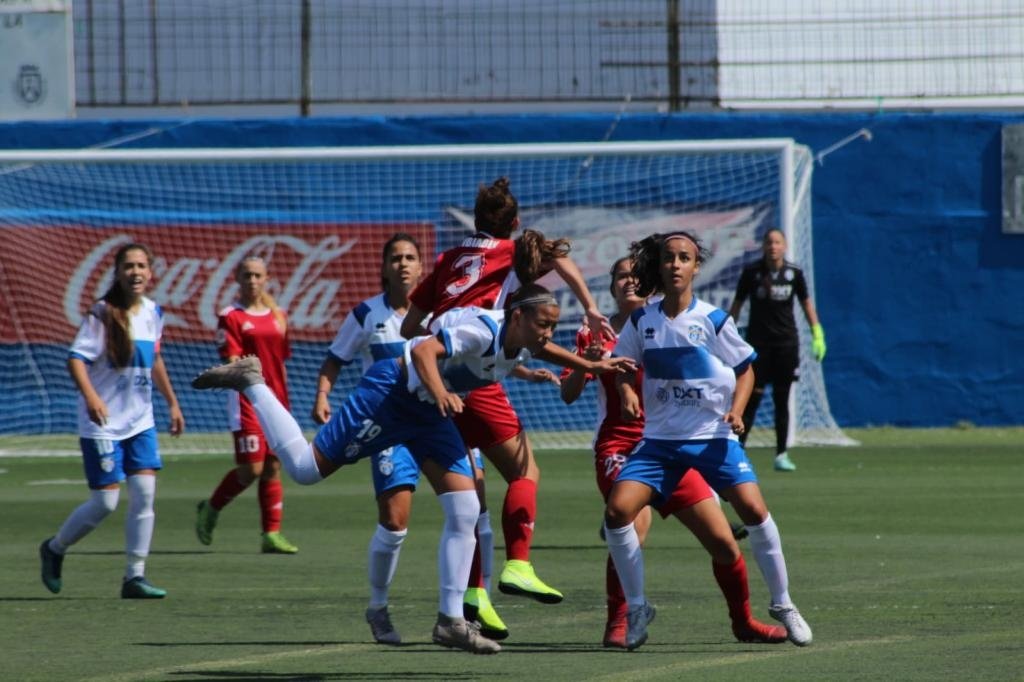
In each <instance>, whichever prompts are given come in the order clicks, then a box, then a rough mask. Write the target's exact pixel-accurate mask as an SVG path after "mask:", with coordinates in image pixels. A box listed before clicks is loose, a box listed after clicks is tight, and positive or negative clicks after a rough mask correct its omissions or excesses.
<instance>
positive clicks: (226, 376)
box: [192, 355, 267, 393]
mask: <svg viewBox="0 0 1024 682" xmlns="http://www.w3.org/2000/svg"><path fill="white" fill-rule="evenodd" d="M265 383H267V382H266V380H265V379H264V378H263V365H262V364H260V359H259V358H258V357H256V356H255V355H246V356H245V357H244V358H239V359H238V360H235V361H234V362H229V363H227V364H226V365H217V366H216V367H211V368H210V369H208V370H206V371H205V372H202V373H200V375H199V376H197V377H196V378H195V379H193V380H192V388H196V389H199V390H203V389H207V388H230V389H233V390H235V391H238V392H239V393H241V392H242V391H244V390H245V389H247V388H249V387H250V386H253V385H255V384H265Z"/></svg>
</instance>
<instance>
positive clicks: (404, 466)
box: [370, 445, 420, 497]
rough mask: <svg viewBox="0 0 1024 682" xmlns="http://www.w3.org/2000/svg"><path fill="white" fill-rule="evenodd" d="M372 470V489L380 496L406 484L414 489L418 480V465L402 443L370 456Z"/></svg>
mask: <svg viewBox="0 0 1024 682" xmlns="http://www.w3.org/2000/svg"><path fill="white" fill-rule="evenodd" d="M370 469H371V471H372V472H373V491H374V493H375V494H376V495H377V497H380V496H381V494H382V493H385V492H387V491H388V490H391V489H393V488H401V487H403V486H408V487H410V488H412V489H413V490H416V484H417V483H419V481H420V467H419V465H418V464H416V459H415V458H414V457H413V456H412V453H411V452H409V449H408V448H406V447H405V446H404V445H396V446H394V447H390V448H386V449H384V450H381V451H380V452H376V453H374V454H373V455H371V456H370Z"/></svg>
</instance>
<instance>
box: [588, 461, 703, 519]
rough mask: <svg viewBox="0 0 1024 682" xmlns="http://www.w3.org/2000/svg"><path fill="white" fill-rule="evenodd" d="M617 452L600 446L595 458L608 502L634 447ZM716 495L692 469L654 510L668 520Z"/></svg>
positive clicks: (600, 485) (598, 475)
mask: <svg viewBox="0 0 1024 682" xmlns="http://www.w3.org/2000/svg"><path fill="white" fill-rule="evenodd" d="M633 445H635V443H634V444H633ZM622 449H625V448H622ZM616 450H620V448H605V447H600V446H599V447H598V452H597V454H596V456H595V457H594V467H595V468H596V473H597V488H598V490H600V491H601V495H603V496H604V499H605V500H606V501H607V500H608V495H609V494H611V491H612V484H614V483H615V479H617V478H618V477H619V472H620V471H621V470H622V465H623V464H625V463H626V460H627V459H629V450H632V447H630V448H629V450H626V453H625V454H623V453H622V452H621V451H619V452H616ZM714 494H715V493H714V492H713V491H712V490H711V486H709V485H708V484H707V482H706V481H705V480H704V477H703V476H701V475H700V473H699V472H698V471H697V470H696V469H690V470H689V471H687V472H686V473H685V474H683V477H682V478H681V479H679V485H677V486H676V489H675V490H673V491H672V496H671V497H669V499H667V500H665V501H664V502H662V503H661V504H660V505H658V506H656V507H654V508H655V510H657V512H658V513H659V514H661V518H663V519H666V518H668V517H669V516H671V515H672V514H674V513H675V512H677V511H680V510H681V509H688V508H689V507H692V506H693V505H695V504H697V503H698V502H702V501H704V500H706V499H708V498H709V497H713V496H714Z"/></svg>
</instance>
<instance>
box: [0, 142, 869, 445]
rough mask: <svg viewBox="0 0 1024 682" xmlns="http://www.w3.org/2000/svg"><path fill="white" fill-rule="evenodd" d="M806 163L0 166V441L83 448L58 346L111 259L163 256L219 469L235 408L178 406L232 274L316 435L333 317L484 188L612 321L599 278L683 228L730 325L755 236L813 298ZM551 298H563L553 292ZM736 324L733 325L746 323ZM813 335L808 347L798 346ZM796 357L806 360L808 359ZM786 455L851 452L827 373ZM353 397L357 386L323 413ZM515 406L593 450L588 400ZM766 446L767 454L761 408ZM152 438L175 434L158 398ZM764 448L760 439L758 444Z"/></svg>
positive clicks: (536, 149) (365, 158) (799, 405)
mask: <svg viewBox="0 0 1024 682" xmlns="http://www.w3.org/2000/svg"><path fill="white" fill-rule="evenodd" d="M811 171H812V163H811V156H810V154H809V152H808V150H807V149H806V148H804V147H802V146H800V145H797V144H794V143H793V141H792V140H777V139H770V140H725V141H703V142H685V141H658V142H627V143H594V144H585V143H569V144H516V145H466V146H408V147H359V148H267V149H153V150H75V151H45V152H31V151H30V152H0V242H2V245H0V291H2V293H3V296H4V300H5V301H6V302H7V306H8V311H7V314H6V315H4V316H2V317H0V320H2V321H0V337H2V338H0V387H2V390H3V392H4V394H5V402H6V406H5V409H4V410H3V411H2V412H0V433H7V434H11V433H18V434H54V433H73V432H74V430H75V423H76V417H75V414H76V399H77V394H76V391H75V389H74V386H73V384H72V382H71V380H70V379H69V377H68V375H67V372H66V369H65V360H66V357H67V347H68V344H69V342H70V340H71V339H72V338H73V336H74V334H75V331H76V329H77V327H78V325H79V324H80V322H81V320H82V315H83V313H84V311H85V310H86V309H87V308H88V306H89V305H90V303H91V302H92V301H93V300H95V299H97V298H98V297H99V296H100V295H102V293H103V292H104V291H105V290H106V287H107V286H108V285H109V283H110V281H111V274H112V264H113V255H114V252H115V251H116V250H117V249H118V248H119V247H120V246H121V245H123V244H126V243H128V242H131V241H136V242H142V243H144V244H146V245H148V246H149V247H150V248H151V249H152V250H153V252H154V254H155V256H156V260H155V263H154V273H155V279H154V285H153V287H152V289H151V290H150V292H149V296H150V298H152V299H154V300H155V301H156V302H157V303H159V304H160V305H161V306H162V307H163V309H164V311H165V320H166V327H165V339H164V347H163V353H164V357H165V359H166V362H167V366H168V368H169V370H170V373H171V377H172V380H173V382H174V384H175V386H176V389H177V392H178V396H179V399H180V401H181V405H182V409H183V410H184V413H185V417H186V420H187V424H188V429H189V431H190V432H192V433H196V432H208V433H210V434H211V436H210V440H209V442H208V443H200V444H198V445H197V444H196V443H197V442H196V441H195V440H190V441H187V442H188V443H190V444H191V445H190V447H198V448H200V449H202V450H209V449H215V450H220V449H224V450H227V449H229V448H230V441H229V437H228V435H227V434H226V433H225V430H226V424H227V421H226V408H225V405H226V399H225V397H224V396H223V395H217V394H216V393H215V394H213V395H211V394H209V393H206V392H204V393H200V392H196V391H193V390H191V389H190V388H189V387H188V381H189V379H190V378H191V377H192V376H194V375H195V374H196V373H197V372H198V371H199V370H200V369H202V368H204V367H206V366H209V365H210V364H212V363H215V362H216V361H217V353H216V349H215V345H214V332H215V327H216V321H217V312H218V311H219V310H220V309H222V308H223V307H224V306H225V305H227V304H228V303H229V302H230V301H231V300H232V299H233V298H234V296H235V293H236V290H237V285H236V284H235V282H234V279H233V271H234V268H235V266H236V265H237V264H238V262H239V261H240V259H242V258H243V257H244V256H246V255H248V254H252V253H256V254H260V255H262V256H264V258H265V259H266V260H267V262H268V264H269V271H270V277H271V283H270V285H269V286H270V289H271V292H272V293H273V294H274V296H275V297H276V298H277V300H278V302H279V303H280V304H281V305H282V307H284V308H285V309H286V310H287V311H288V313H289V317H290V335H291V341H292V345H293V358H292V359H291V360H290V362H289V368H288V375H289V384H290V393H291V398H292V407H293V412H294V413H295V415H296V416H297V417H298V418H299V420H300V422H301V423H302V424H303V425H304V426H305V427H307V428H309V429H313V428H314V424H313V423H312V421H311V419H310V418H309V413H310V409H311V406H312V402H313V398H314V394H315V380H316V376H317V371H318V368H319V366H320V362H321V361H322V359H323V357H324V353H325V350H326V348H327V345H328V344H329V343H330V341H331V339H332V338H333V336H334V334H335V332H336V330H337V329H338V326H339V324H340V323H341V321H342V319H343V318H344V317H345V315H347V314H348V313H349V311H350V310H351V309H352V308H353V307H354V306H355V305H356V304H357V303H358V302H359V301H361V300H363V299H365V298H367V297H369V296H371V295H374V294H376V293H378V292H379V291H380V259H381V248H382V246H383V244H384V242H385V241H386V240H387V239H388V238H389V237H390V236H391V235H392V234H394V233H396V232H406V233H409V234H412V235H413V236H415V237H416V238H417V239H418V240H419V242H420V244H421V246H422V248H423V251H424V261H425V263H426V265H427V267H428V268H429V267H430V265H431V264H432V263H433V260H434V255H435V254H437V253H439V252H440V251H441V250H443V249H445V248H448V247H451V246H453V245H455V244H456V243H458V242H459V240H460V239H461V238H463V237H464V236H465V235H467V234H468V233H470V231H471V230H472V223H473V217H472V212H473V202H474V198H475V195H476V191H477V188H478V186H479V185H480V184H481V183H489V182H491V181H493V180H494V179H495V178H498V177H500V176H507V177H509V178H510V180H511V187H512V190H513V192H514V193H515V194H516V196H517V197H518V199H519V201H520V212H521V219H522V225H523V227H530V228H534V229H538V230H540V231H542V232H544V233H545V234H546V235H548V236H549V237H555V236H559V237H568V238H570V239H571V240H572V242H573V251H572V256H573V258H574V260H575V261H576V262H577V264H578V265H579V266H580V268H581V270H582V272H583V274H584V275H585V277H586V279H587V281H588V283H589V285H590V288H591V290H592V291H593V292H594V294H595V296H596V297H597V299H598V302H599V304H600V305H601V306H602V309H604V310H606V311H608V312H609V313H610V312H612V310H613V306H614V303H613V301H612V299H611V296H610V294H609V292H608V283H609V278H608V269H609V266H610V264H611V263H612V261H614V260H615V259H616V258H617V257H619V256H621V255H624V254H626V253H627V249H628V247H629V244H630V242H631V241H633V240H636V239H638V238H641V237H643V236H646V235H648V234H650V233H652V232H659V231H666V230H672V229H687V230H691V231H693V232H695V233H696V234H698V235H699V236H700V237H701V238H702V239H703V240H704V241H705V243H706V244H707V245H708V246H709V247H710V248H711V250H712V252H713V256H712V258H711V260H710V261H709V262H708V263H707V264H705V265H704V267H703V269H702V273H701V278H700V280H701V282H700V290H699V292H698V295H699V296H701V297H702V298H704V299H706V300H708V301H710V302H712V303H714V304H715V305H717V306H720V307H723V308H727V307H728V305H729V302H730V301H731V298H732V294H733V292H734V290H735V285H736V280H737V277H738V275H739V271H740V269H741V267H742V266H743V264H744V263H747V262H749V261H751V260H753V259H756V258H757V257H758V256H759V243H760V239H761V236H762V235H763V233H764V232H765V231H766V230H767V229H769V228H771V227H782V228H783V230H785V231H786V233H787V234H788V235H789V237H790V239H789V243H790V245H791V248H792V250H793V252H792V255H791V257H792V259H793V260H794V261H796V262H797V263H799V264H800V265H801V266H802V267H803V268H804V269H805V272H806V273H807V274H808V275H809V284H810V286H811V288H812V290H813V287H814V279H813V272H814V269H813V261H812V249H811V237H812V224H811V210H810V180H811ZM545 283H547V284H550V285H552V286H558V282H557V281H552V280H550V279H549V280H545ZM559 296H560V297H561V301H562V311H563V312H562V325H561V329H560V330H559V333H558V335H557V337H556V340H557V341H558V342H559V343H561V344H562V345H564V346H567V347H571V346H572V343H573V334H574V332H575V330H576V328H577V326H578V324H579V322H580V320H581V311H580V308H579V306H578V305H577V303H576V302H575V301H574V300H573V297H572V295H571V293H570V292H569V291H568V290H567V289H564V288H562V289H561V290H560V291H559ZM741 326H742V321H741ZM802 332H803V333H805V334H806V333H807V330H806V329H803V330H802ZM803 346H804V348H805V349H806V346H807V344H806V343H805V344H803ZM802 360H803V376H802V379H801V381H800V382H799V383H798V384H797V386H796V391H795V398H794V401H795V412H794V414H795V419H794V420H793V422H794V427H795V434H794V436H795V442H796V443H847V442H849V441H848V439H846V438H845V437H844V435H843V434H842V432H841V431H840V430H839V428H837V426H836V424H835V421H834V420H833V419H832V417H831V415H830V414H829V408H828V399H827V397H826V393H825V384H824V381H823V377H822V374H821V367H820V365H818V364H817V363H815V362H814V361H813V360H811V359H809V358H808V357H803V358H802ZM356 379H357V375H356V370H355V368H352V369H351V370H347V371H346V373H344V374H343V375H342V377H341V379H340V381H339V382H338V384H337V387H336V389H335V393H334V395H333V396H332V399H333V400H334V401H335V402H337V401H340V400H342V399H343V397H344V396H345V394H346V391H347V390H348V389H349V388H350V387H351V386H352V385H353V383H354V381H355V380H356ZM507 388H508V391H509V394H510V396H511V399H512V402H513V404H514V405H515V407H516V409H517V410H518V412H519V414H520V416H521V417H522V419H523V421H524V423H525V425H526V427H527V428H528V429H529V431H530V433H531V435H532V436H533V438H534V440H535V442H536V443H537V444H538V446H541V447H585V446H586V445H588V444H589V442H590V437H591V433H592V431H593V428H594V421H595V415H596V407H595V397H594V395H593V393H592V391H593V390H594V389H593V388H588V391H589V392H588V393H586V394H585V395H584V396H583V397H582V398H581V399H580V400H578V401H577V402H576V403H575V404H574V405H572V406H565V405H563V404H562V402H561V400H560V399H559V396H558V392H557V389H556V387H554V386H553V385H551V384H545V385H528V384H525V383H523V382H521V381H516V380H510V381H509V382H507ZM765 403H766V404H765V405H764V407H763V408H762V410H761V413H760V415H759V418H758V425H759V427H763V428H758V429H756V430H755V432H754V436H753V437H754V438H756V439H759V440H760V441H761V442H768V441H769V440H770V436H771V428H770V425H771V418H772V417H771V413H772V409H771V404H770V399H766V400H765ZM155 404H156V412H157V420H158V425H160V426H161V427H162V426H163V425H164V424H166V410H165V407H164V404H163V401H162V400H161V399H160V398H159V397H157V398H156V399H155ZM752 442H753V443H754V444H756V443H757V442H758V441H757V440H754V441H752Z"/></svg>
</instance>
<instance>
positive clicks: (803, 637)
mask: <svg viewBox="0 0 1024 682" xmlns="http://www.w3.org/2000/svg"><path fill="white" fill-rule="evenodd" d="M768 615H769V616H771V617H772V618H774V619H775V620H777V621H779V622H780V623H782V624H783V625H785V626H786V633H787V634H788V635H789V641H791V642H792V643H793V644H796V645H797V646H807V645H808V644H810V643H811V640H812V639H813V636H812V635H811V626H810V625H808V624H807V621H806V620H804V617H803V616H801V615H800V612H799V611H798V610H797V608H796V607H795V606H793V605H792V604H785V605H780V604H772V605H771V606H770V607H769V608H768Z"/></svg>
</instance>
